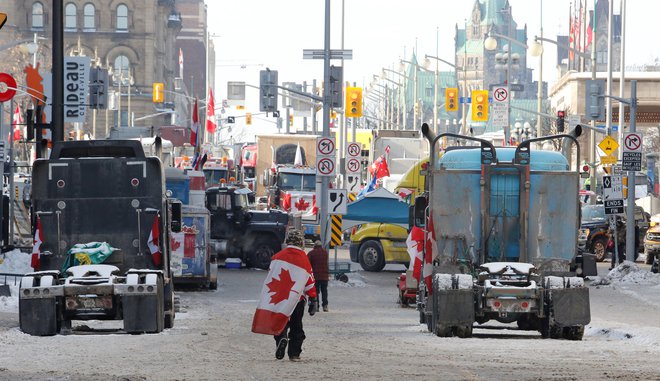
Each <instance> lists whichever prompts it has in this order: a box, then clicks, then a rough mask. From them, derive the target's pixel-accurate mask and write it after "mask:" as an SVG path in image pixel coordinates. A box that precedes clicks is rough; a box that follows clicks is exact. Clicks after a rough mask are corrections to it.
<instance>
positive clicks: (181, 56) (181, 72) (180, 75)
mask: <svg viewBox="0 0 660 381" xmlns="http://www.w3.org/2000/svg"><path fill="white" fill-rule="evenodd" d="M179 77H180V78H183V51H182V50H181V48H179Z"/></svg>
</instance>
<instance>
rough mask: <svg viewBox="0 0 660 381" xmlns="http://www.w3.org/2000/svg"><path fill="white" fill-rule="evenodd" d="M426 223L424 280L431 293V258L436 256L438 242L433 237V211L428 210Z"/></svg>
mask: <svg viewBox="0 0 660 381" xmlns="http://www.w3.org/2000/svg"><path fill="white" fill-rule="evenodd" d="M429 213H430V217H429V221H428V224H426V248H425V250H424V271H423V275H424V282H425V283H426V289H427V290H429V294H432V293H433V279H432V278H433V260H434V259H436V258H437V257H438V244H437V241H436V238H435V229H434V226H433V211H432V210H431V211H430V212H429Z"/></svg>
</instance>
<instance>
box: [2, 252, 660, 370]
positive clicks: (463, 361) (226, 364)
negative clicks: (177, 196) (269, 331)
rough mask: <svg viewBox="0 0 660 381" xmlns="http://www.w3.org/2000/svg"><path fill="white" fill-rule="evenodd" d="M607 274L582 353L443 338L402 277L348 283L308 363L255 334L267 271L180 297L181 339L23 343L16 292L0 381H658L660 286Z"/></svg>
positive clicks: (499, 334)
mask: <svg viewBox="0 0 660 381" xmlns="http://www.w3.org/2000/svg"><path fill="white" fill-rule="evenodd" d="M8 263H10V261H7V260H6V261H5V265H4V266H9V265H7V264H8ZM608 265H609V263H602V264H600V265H599V271H600V272H601V273H602V278H596V279H594V280H591V281H590V282H589V283H590V290H591V291H590V292H591V315H592V322H591V324H590V325H589V326H588V328H587V329H586V332H585V337H584V340H583V341H580V342H574V341H566V340H550V339H542V338H541V336H540V334H538V333H537V332H526V331H517V330H513V329H503V326H502V325H497V324H491V323H488V324H487V325H489V326H491V327H494V329H483V328H475V330H474V337H473V338H470V339H459V338H438V337H436V336H434V335H433V334H432V333H429V332H428V331H427V329H426V326H425V325H420V324H419V323H418V321H419V320H418V319H419V315H418V312H417V311H416V310H415V309H414V308H401V307H399V305H398V304H397V303H396V300H397V289H396V277H397V275H398V274H399V273H400V272H401V271H402V270H403V267H401V266H393V265H388V266H387V267H386V269H385V271H383V272H380V273H368V272H363V271H357V272H352V273H351V274H350V275H349V279H350V280H349V282H348V283H347V284H344V283H341V282H338V281H334V280H333V281H331V282H330V286H329V293H330V304H329V307H330V312H318V313H317V314H316V315H315V316H313V317H310V316H309V315H307V314H306V315H305V317H304V318H303V323H304V325H305V331H306V335H307V339H306V340H305V343H304V345H303V349H304V351H303V353H302V356H301V357H302V361H301V362H290V361H288V360H286V359H285V360H276V359H275V356H274V353H275V342H274V340H273V338H272V337H269V336H264V335H257V334H253V333H251V332H250V328H251V323H252V315H253V313H254V310H255V306H256V304H257V299H258V298H259V292H260V290H261V286H262V282H263V280H264V278H265V276H266V271H260V270H251V269H240V270H231V269H221V270H220V274H219V287H218V290H216V291H210V292H209V291H185V292H179V293H178V294H179V296H180V300H181V311H180V312H179V313H177V317H176V321H175V326H174V328H173V329H169V330H165V331H164V332H163V333H160V334H154V335H128V334H123V333H120V332H117V331H115V330H111V329H107V330H103V331H94V332H89V330H86V329H84V325H83V324H85V323H84V322H78V328H77V329H74V333H73V334H71V335H58V336H53V337H32V336H29V335H26V334H23V333H21V332H20V330H19V329H18V315H17V311H18V308H17V298H16V297H15V295H16V288H15V287H14V288H12V295H14V296H12V297H0V343H1V345H0V379H1V380H46V379H47V380H284V379H291V380H303V379H332V380H356V379H360V380H402V379H415V380H429V379H437V380H577V379H580V380H607V379H615V380H660V319H658V312H659V311H660V275H658V274H652V273H650V272H649V266H645V265H641V264H640V263H637V264H636V265H632V266H628V267H626V268H618V271H617V270H615V271H614V272H612V273H611V274H610V275H606V274H607V266H608ZM626 265H627V264H624V266H626ZM353 267H354V268H355V267H357V266H355V265H353ZM0 272H8V271H7V269H6V267H3V265H2V264H0ZM113 324H114V325H115V326H121V323H113ZM87 325H89V326H91V325H92V324H91V323H87ZM111 326H112V324H109V323H104V325H101V327H104V328H111ZM74 327H75V326H74Z"/></svg>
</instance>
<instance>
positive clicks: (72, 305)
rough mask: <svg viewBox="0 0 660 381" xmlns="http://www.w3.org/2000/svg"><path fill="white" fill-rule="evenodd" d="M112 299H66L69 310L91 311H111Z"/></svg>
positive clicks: (108, 297) (107, 297)
mask: <svg viewBox="0 0 660 381" xmlns="http://www.w3.org/2000/svg"><path fill="white" fill-rule="evenodd" d="M111 308H112V297H110V296H99V297H96V296H95V297H68V298H66V309H67V310H78V309H84V310H90V309H111Z"/></svg>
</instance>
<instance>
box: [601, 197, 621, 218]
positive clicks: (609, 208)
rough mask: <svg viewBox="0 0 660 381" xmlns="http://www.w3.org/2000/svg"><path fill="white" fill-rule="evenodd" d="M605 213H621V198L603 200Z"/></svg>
mask: <svg viewBox="0 0 660 381" xmlns="http://www.w3.org/2000/svg"><path fill="white" fill-rule="evenodd" d="M604 203H605V214H607V215H610V214H623V200H622V199H618V200H605V201H604Z"/></svg>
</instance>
